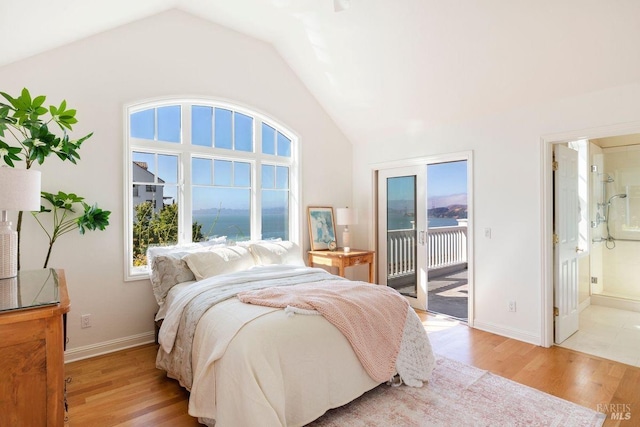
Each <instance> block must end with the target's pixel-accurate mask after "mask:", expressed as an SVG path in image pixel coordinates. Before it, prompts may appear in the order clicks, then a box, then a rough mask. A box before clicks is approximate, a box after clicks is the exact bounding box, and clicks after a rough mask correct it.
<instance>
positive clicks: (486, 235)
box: [484, 227, 491, 239]
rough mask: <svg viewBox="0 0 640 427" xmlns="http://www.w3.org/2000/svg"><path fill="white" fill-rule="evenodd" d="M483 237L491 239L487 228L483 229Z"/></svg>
mask: <svg viewBox="0 0 640 427" xmlns="http://www.w3.org/2000/svg"><path fill="white" fill-rule="evenodd" d="M484 237H486V238H487V239H490V238H491V229H490V228H489V227H486V228H485V229H484Z"/></svg>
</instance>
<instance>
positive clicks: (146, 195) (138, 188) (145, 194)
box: [132, 161, 164, 212]
mask: <svg viewBox="0 0 640 427" xmlns="http://www.w3.org/2000/svg"><path fill="white" fill-rule="evenodd" d="M155 178H156V176H155V175H154V174H153V173H151V172H150V171H149V165H147V162H135V161H134V162H133V182H137V183H145V184H133V190H132V191H133V206H134V208H135V206H138V205H139V204H140V203H144V202H151V205H152V206H153V210H154V212H159V211H160V210H161V209H162V207H163V206H164V197H163V196H164V194H163V193H164V186H162V185H157V184H158V183H160V184H164V180H162V178H160V177H158V179H157V181H156V179H155ZM146 183H148V184H146Z"/></svg>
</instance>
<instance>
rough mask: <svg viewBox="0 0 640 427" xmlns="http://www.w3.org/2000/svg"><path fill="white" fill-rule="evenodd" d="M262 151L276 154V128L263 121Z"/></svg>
mask: <svg viewBox="0 0 640 427" xmlns="http://www.w3.org/2000/svg"><path fill="white" fill-rule="evenodd" d="M262 152H263V153H264V154H276V130H275V129H274V128H272V127H271V126H269V125H268V124H266V123H262Z"/></svg>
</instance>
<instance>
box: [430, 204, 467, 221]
mask: <svg viewBox="0 0 640 427" xmlns="http://www.w3.org/2000/svg"><path fill="white" fill-rule="evenodd" d="M427 216H428V217H429V218H455V219H464V218H466V217H467V205H449V206H447V207H441V208H433V209H428V210H427Z"/></svg>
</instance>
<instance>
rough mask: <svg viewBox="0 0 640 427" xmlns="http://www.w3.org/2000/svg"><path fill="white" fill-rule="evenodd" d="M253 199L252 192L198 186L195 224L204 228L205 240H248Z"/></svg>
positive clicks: (194, 194) (196, 188) (196, 190)
mask: <svg viewBox="0 0 640 427" xmlns="http://www.w3.org/2000/svg"><path fill="white" fill-rule="evenodd" d="M250 198H251V190H249V189H237V188H214V187H195V188H194V189H193V201H194V202H193V203H194V205H193V217H192V218H193V222H194V223H195V222H197V223H198V224H199V225H200V226H201V228H200V230H201V234H202V235H203V237H204V238H205V239H206V238H208V237H213V236H227V238H228V239H230V240H236V241H238V240H249V239H250V237H251V229H250V225H251V221H250V217H249V214H250V206H251V204H250V203H251V199H250Z"/></svg>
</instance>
